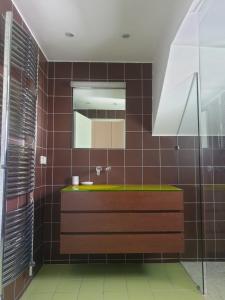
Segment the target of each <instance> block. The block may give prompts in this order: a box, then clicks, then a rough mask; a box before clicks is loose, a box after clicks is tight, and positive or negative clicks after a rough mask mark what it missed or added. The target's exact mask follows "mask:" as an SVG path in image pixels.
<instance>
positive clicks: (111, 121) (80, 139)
mask: <svg viewBox="0 0 225 300" xmlns="http://www.w3.org/2000/svg"><path fill="white" fill-rule="evenodd" d="M71 86H72V87H73V147H74V148H98V149H99V148H109V149H111V148H113V149H115V148H118V149H121V148H122V149H124V148H125V110H126V100H125V99H126V88H125V83H124V82H84V81H82V82H72V83H71Z"/></svg>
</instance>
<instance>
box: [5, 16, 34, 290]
mask: <svg viewBox="0 0 225 300" xmlns="http://www.w3.org/2000/svg"><path fill="white" fill-rule="evenodd" d="M3 27H4V30H3ZM3 32H4V34H3ZM3 38H4V39H3ZM0 61H3V62H4V63H1V64H0V67H3V72H2V73H3V77H1V78H0V122H1V167H0V232H1V241H0V251H1V253H0V295H2V290H3V287H4V286H6V285H8V284H9V283H10V282H11V281H13V280H15V279H16V278H17V276H18V275H19V274H20V273H21V272H22V271H24V270H25V269H26V268H28V267H29V266H30V267H31V268H32V266H33V219H34V204H33V190H34V179H35V171H34V170H35V141H36V138H35V137H36V99H37V66H38V48H37V45H36V43H35V41H34V40H33V38H32V37H31V35H30V34H29V33H28V32H27V31H26V30H25V29H23V28H22V27H21V26H20V25H19V24H17V23H16V22H15V21H14V20H13V16H12V13H11V12H7V13H6V15H5V17H3V16H1V17H0ZM20 197H23V199H25V201H24V204H23V205H22V206H21V207H20V206H19V207H18V208H17V209H14V210H11V211H7V209H6V207H7V205H6V203H8V201H9V202H10V201H12V200H15V198H16V199H20Z"/></svg>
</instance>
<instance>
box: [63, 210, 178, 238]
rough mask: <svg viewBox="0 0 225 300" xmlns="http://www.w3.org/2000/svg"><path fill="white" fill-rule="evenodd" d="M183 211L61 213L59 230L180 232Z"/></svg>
mask: <svg viewBox="0 0 225 300" xmlns="http://www.w3.org/2000/svg"><path fill="white" fill-rule="evenodd" d="M181 231H183V213H179V212H165V213H125V212H123V213H62V214H61V232H68V233H71V232H74V233H82V232H87V233H92V232H96V233H98V232H102V233H104V232H181Z"/></svg>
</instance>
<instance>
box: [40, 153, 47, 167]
mask: <svg viewBox="0 0 225 300" xmlns="http://www.w3.org/2000/svg"><path fill="white" fill-rule="evenodd" d="M40 164H41V165H47V157H46V156H42V155H41V156H40Z"/></svg>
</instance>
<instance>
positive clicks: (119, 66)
mask: <svg viewBox="0 0 225 300" xmlns="http://www.w3.org/2000/svg"><path fill="white" fill-rule="evenodd" d="M71 80H77V81H82V80H84V81H99V80H100V81H101V80H102V81H125V82H126V86H127V88H126V149H125V150H110V149H101V150H97V149H96V150H93V149H91V150H89V149H72V146H71V141H72V88H70V81H71ZM48 90H49V99H48V168H47V182H46V183H47V197H46V202H45V213H44V228H45V229H44V232H45V236H44V245H45V246H44V248H45V250H44V261H45V262H48V263H57V262H60V263H61V262H64V263H69V262H118V261H120V262H125V261H134V262H135V261H143V260H144V261H162V260H170V261H171V260H177V259H178V258H179V257H178V255H176V254H174V255H171V254H170V255H167V254H159V255H152V254H143V255H125V254H124V255H91V254H90V255H79V256H78V255H71V256H69V255H60V254H59V221H60V219H59V217H60V215H59V211H60V189H61V188H62V187H63V186H65V185H68V184H70V183H71V176H72V175H79V176H80V180H81V181H84V180H92V181H94V182H95V183H112V184H113V183H122V184H142V183H143V184H174V185H180V186H182V187H183V188H184V189H185V239H186V252H185V254H184V255H183V256H182V257H183V259H196V258H197V257H199V246H198V239H199V226H198V223H199V216H198V215H197V213H196V210H197V206H198V194H197V190H196V188H195V184H196V158H195V147H196V145H195V139H194V138H188V137H186V138H184V137H180V138H176V137H160V138H159V137H153V136H152V128H151V124H152V110H151V107H152V65H151V64H141V63H125V64H123V63H76V62H74V63H60V62H56V63H54V62H50V63H49V81H48ZM178 143H179V145H180V148H181V149H180V151H177V150H175V149H174V147H175V146H176V145H177V144H178ZM97 165H101V166H103V167H106V166H111V167H112V170H111V172H110V173H109V174H106V173H105V172H102V173H101V176H99V177H97V176H96V172H95V167H96V166H97Z"/></svg>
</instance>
